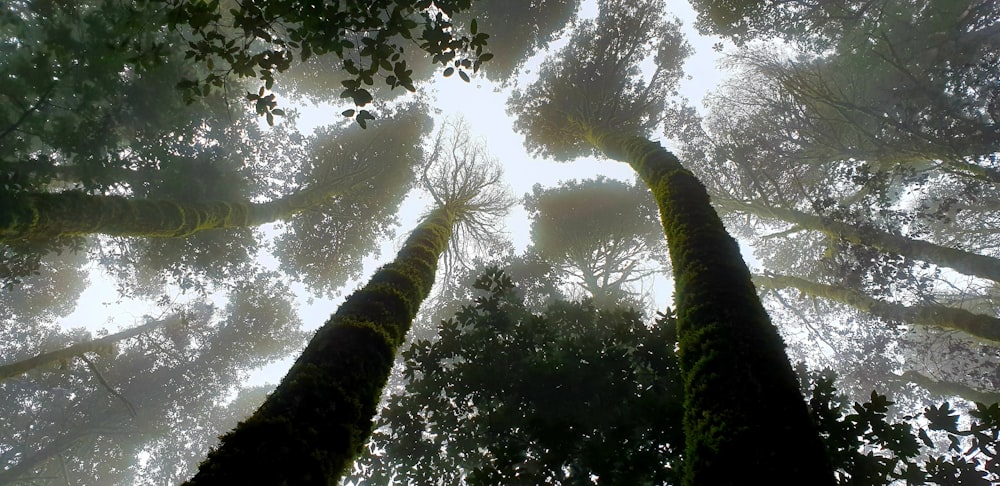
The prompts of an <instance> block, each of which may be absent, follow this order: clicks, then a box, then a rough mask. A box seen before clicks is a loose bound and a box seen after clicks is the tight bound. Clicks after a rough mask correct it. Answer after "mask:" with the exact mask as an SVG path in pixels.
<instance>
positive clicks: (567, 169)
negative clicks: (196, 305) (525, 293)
mask: <svg viewBox="0 0 1000 486" xmlns="http://www.w3.org/2000/svg"><path fill="white" fill-rule="evenodd" d="M670 4H671V8H673V9H674V11H673V13H674V15H676V16H677V17H678V18H680V19H681V20H682V22H683V23H684V28H683V30H684V33H685V34H686V35H687V38H688V41H689V42H690V43H691V44H692V46H693V48H694V51H695V52H694V55H692V56H691V58H690V59H689V60H688V62H687V64H686V65H685V71H686V73H687V74H688V75H689V76H690V78H689V79H687V80H685V81H683V82H682V85H681V94H682V95H683V96H685V97H687V98H688V99H689V100H690V101H691V102H692V103H693V104H695V105H696V106H699V107H700V106H701V101H702V99H703V98H704V97H705V95H706V94H707V93H708V92H710V91H711V90H713V89H714V88H715V87H716V86H717V85H718V84H719V83H720V81H721V79H722V75H723V73H721V72H720V71H719V70H718V69H717V65H716V61H717V59H718V57H719V54H718V53H716V52H715V51H713V49H712V45H713V44H714V43H715V42H717V41H718V39H714V38H704V37H701V36H699V35H698V34H697V33H696V31H695V29H694V28H693V26H692V24H693V22H694V13H693V11H692V10H691V8H690V6H689V5H688V4H687V2H686V1H676V0H675V1H672V2H670ZM596 13H597V1H596V0H587V1H585V2H584V4H583V8H582V16H584V17H593V16H595V15H596ZM564 44H565V40H563V41H561V42H559V41H557V42H556V43H555V44H554V45H553V47H554V48H558V47H560V46H562V45H564ZM543 57H544V53H540V54H539V55H536V56H535V57H534V58H533V59H532V60H530V61H529V62H528V64H527V66H526V71H527V72H526V73H525V74H524V75H523V76H522V79H523V80H526V81H528V82H530V80H531V79H532V77H533V71H534V69H533V67H537V66H538V65H539V63H540V62H541V59H542V58H543ZM422 87H423V88H424V89H426V90H427V91H428V92H429V93H431V94H432V96H433V97H434V98H435V101H434V102H433V106H435V107H437V108H439V109H440V110H441V112H442V114H441V115H440V116H439V117H438V120H439V122H440V120H443V119H445V118H448V117H452V116H456V115H460V116H462V117H464V119H465V121H466V122H467V125H468V128H469V130H470V132H471V133H472V135H473V136H474V137H478V138H482V139H485V141H486V145H487V149H488V150H489V152H490V153H492V154H493V155H494V156H495V157H496V158H497V159H498V160H499V161H500V162H501V164H502V165H503V167H504V171H505V178H506V182H507V184H508V185H509V186H510V189H511V191H512V193H513V194H514V195H515V196H516V197H518V198H520V197H521V196H523V195H524V194H526V193H529V192H531V188H532V186H533V185H535V184H542V185H543V186H555V185H557V184H558V183H559V182H560V181H563V180H568V179H586V178H593V177H596V176H597V175H603V176H606V177H609V178H613V179H619V180H623V181H631V180H633V178H634V172H633V171H632V169H631V168H630V167H628V166H627V165H625V164H622V163H618V162H610V161H603V160H596V159H582V160H577V161H574V162H570V163H556V162H552V161H547V160H539V159H533V158H532V157H531V156H529V155H528V154H527V152H526V151H525V149H524V145H523V137H522V136H521V135H519V134H517V133H514V131H513V128H512V125H511V122H512V120H511V119H510V118H509V117H508V116H507V114H506V113H505V104H506V99H507V96H508V95H509V90H504V91H498V90H496V88H495V86H494V85H493V84H492V83H490V82H489V81H487V80H485V79H484V78H481V77H479V78H473V81H472V82H471V83H465V82H463V81H461V80H460V79H459V78H458V77H457V76H453V77H451V78H443V77H441V76H437V77H435V79H434V80H432V81H430V82H426V83H424V84H423V85H422ZM343 109H344V108H343V107H335V106H331V105H326V106H322V105H321V106H315V105H312V106H300V107H298V110H299V112H300V122H299V127H300V129H301V130H303V131H311V130H312V129H314V128H315V127H317V126H321V125H324V124H327V123H332V122H335V121H340V120H341V118H340V115H339V113H340V112H341V111H342V110H343ZM439 126H440V124H439ZM656 135H657V134H654V137H655V136H656ZM661 142H663V143H664V144H665V145H667V146H668V147H669V145H670V144H669V142H668V141H666V140H661ZM429 207H430V201H429V199H428V198H426V197H424V196H422V195H421V194H419V193H411V195H410V196H409V197H408V198H407V199H406V201H405V202H404V205H403V207H402V210H401V213H400V221H401V225H400V227H399V228H398V230H397V233H398V236H397V238H396V239H394V240H393V241H387V242H383V244H382V251H381V255H380V256H379V257H378V258H367V259H366V261H365V271H364V274H363V275H362V277H361V280H360V281H359V282H352V283H348V284H347V286H346V287H345V288H344V290H343V292H342V293H343V294H349V293H350V291H352V290H353V289H354V288H356V287H358V286H360V285H362V284H363V283H364V282H365V281H367V279H368V278H369V277H370V276H371V274H372V272H373V271H374V269H375V268H377V266H378V265H380V264H382V263H384V262H386V261H388V260H389V259H391V258H392V257H393V256H394V255H395V253H396V250H397V249H398V247H399V245H400V244H401V242H402V240H403V239H404V238H405V237H406V235H407V234H408V232H409V231H410V230H411V229H412V228H414V227H415V226H416V224H417V223H418V221H419V218H420V216H421V215H422V214H423V213H424V211H426V210H427V209H428V208H429ZM505 223H506V228H505V230H506V232H507V234H508V235H509V237H510V238H511V241H512V242H513V243H514V246H515V249H517V250H518V251H520V250H523V249H524V248H525V247H526V246H527V245H528V244H529V232H528V223H529V222H528V218H527V213H526V212H525V211H524V209H523V208H521V207H520V206H518V207H515V209H514V210H513V211H512V212H511V213H510V215H509V216H508V217H507V218H506V220H505ZM265 231H267V229H266V228H265ZM745 253H747V252H745ZM261 263H262V264H263V265H265V266H268V267H271V268H274V267H276V265H277V262H276V261H275V260H274V259H273V258H272V257H270V256H269V255H263V256H262V262H261ZM292 288H293V290H294V291H296V293H297V295H299V298H298V303H299V307H300V314H301V316H302V319H303V322H304V324H305V328H306V329H316V328H318V327H319V326H321V325H322V324H323V323H324V322H325V321H326V320H327V319H328V318H329V316H330V314H331V313H333V312H334V311H335V310H336V308H337V306H338V305H339V303H340V301H341V300H342V298H341V299H336V300H333V301H330V300H326V299H321V298H314V297H312V296H310V295H309V294H308V293H307V292H306V291H305V289H304V288H303V286H301V285H295V286H293V287H292ZM646 290H647V291H651V293H652V295H653V296H654V299H655V304H656V307H657V308H659V309H663V308H665V307H666V306H667V305H668V304H669V303H670V301H671V294H672V284H671V283H670V282H669V281H667V280H666V279H664V278H658V279H657V280H656V281H654V282H652V284H651V286H649V285H648V286H647V288H646ZM172 297H174V298H177V299H178V300H183V299H184V298H185V296H182V295H180V294H179V292H178V293H177V294H176V295H174V296H172ZM118 300H119V297H118V294H117V292H116V291H115V289H114V285H113V283H111V281H110V280H109V279H107V278H104V277H102V276H101V275H100V274H99V272H92V277H91V287H90V288H89V289H88V290H86V291H85V292H84V294H83V295H82V297H81V299H80V302H79V304H78V307H77V309H76V311H75V312H74V313H73V314H71V315H70V316H67V317H66V318H64V319H63V320H62V321H61V324H63V325H66V326H71V327H78V326H81V325H83V326H86V327H88V328H90V329H93V330H96V329H100V328H106V329H109V330H111V331H112V332H114V330H115V329H118V328H125V327H133V326H135V325H138V324H140V323H141V319H140V318H141V317H142V315H143V314H146V313H150V314H155V311H152V310H149V309H150V307H149V305H148V304H146V303H143V302H137V301H131V300H123V301H121V302H118ZM220 306H221V305H220ZM293 359H294V358H288V359H286V360H283V361H281V362H277V363H274V364H272V365H270V366H268V367H266V368H264V369H262V370H260V372H258V373H256V374H255V377H254V378H253V380H252V382H253V383H254V384H256V383H261V382H270V383H277V381H279V380H280V379H281V377H282V376H283V375H284V373H285V371H286V370H287V369H288V367H289V366H290V365H291V363H292V361H293Z"/></svg>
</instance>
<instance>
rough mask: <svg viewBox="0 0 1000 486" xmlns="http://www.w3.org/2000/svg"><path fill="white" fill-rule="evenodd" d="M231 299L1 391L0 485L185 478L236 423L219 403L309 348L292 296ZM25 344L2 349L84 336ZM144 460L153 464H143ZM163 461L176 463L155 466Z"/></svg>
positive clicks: (257, 291) (263, 285) (270, 293)
mask: <svg viewBox="0 0 1000 486" xmlns="http://www.w3.org/2000/svg"><path fill="white" fill-rule="evenodd" d="M228 297H229V302H228V303H227V304H226V306H225V307H224V308H222V309H216V308H214V307H213V306H212V305H211V304H207V303H205V302H204V301H201V302H197V301H196V302H194V303H192V304H191V305H186V306H183V307H182V308H181V309H175V311H174V312H172V313H170V314H169V315H167V316H166V317H164V318H162V319H159V321H160V322H162V324H161V325H159V326H157V327H156V329H153V330H150V331H148V332H146V333H145V334H143V335H141V336H136V337H134V338H132V339H130V340H129V341H127V342H120V343H119V345H118V346H117V347H116V348H117V349H107V350H105V353H107V354H87V355H86V359H74V360H69V361H67V362H66V363H65V364H66V366H65V368H62V367H60V368H38V369H35V370H33V371H31V372H29V373H28V374H27V375H22V376H18V377H12V378H8V379H6V380H4V381H2V382H0V392H2V393H0V397H2V400H0V410H2V411H0V421H2V427H3V429H4V430H5V431H9V434H5V436H6V438H7V439H8V440H5V441H4V449H3V452H0V460H2V466H0V483H3V484H17V483H16V481H17V480H20V481H23V482H31V481H37V482H45V481H46V479H45V478H58V482H62V483H65V482H70V483H72V482H80V483H86V484H139V483H140V480H139V476H140V475H142V474H145V473H146V472H148V473H149V475H148V476H146V479H144V480H145V481H149V482H151V483H152V482H156V483H174V484H176V483H177V482H178V481H180V480H182V479H183V478H184V477H185V476H186V475H189V474H190V471H191V470H192V468H193V467H194V466H196V461H197V459H196V458H197V457H200V456H202V455H204V453H205V452H206V450H207V449H208V447H209V446H210V445H211V440H212V439H213V438H214V437H215V436H217V435H218V434H220V433H222V432H223V431H224V430H225V429H226V428H228V427H231V426H232V425H233V424H234V423H235V418H227V417H230V415H229V414H228V413H225V409H226V406H225V401H224V400H221V401H220V397H225V396H229V395H230V394H232V393H235V392H237V391H238V389H239V387H240V384H241V382H243V381H244V380H245V379H246V377H247V375H248V374H249V372H250V370H253V369H255V368H258V367H260V366H263V365H264V364H266V363H269V362H271V361H273V360H275V359H277V358H279V357H282V356H284V355H286V354H287V353H289V352H291V351H292V350H293V349H296V348H298V347H300V346H301V345H302V343H303V341H304V339H305V335H304V333H303V332H301V330H300V329H299V325H300V321H299V320H298V319H297V317H296V316H295V311H294V307H293V305H292V303H291V302H290V299H291V293H290V292H289V290H288V288H287V287H286V286H284V285H283V284H281V283H280V282H279V281H278V280H277V278H276V275H273V274H266V273H258V274H256V275H254V278H253V280H252V282H242V283H238V284H237V285H235V288H234V289H233V291H232V292H230V293H229V295H228ZM150 321H156V319H150ZM19 324H20V326H23V327H27V329H24V330H25V331H26V334H29V336H31V335H34V334H35V331H34V330H33V329H32V328H31V327H28V326H25V324H24V323H19ZM3 327H4V328H7V327H8V323H7V322H4V323H3ZM29 336H23V338H22V339H18V344H19V348H20V349H17V350H15V351H13V352H7V350H4V351H5V352H4V355H3V359H4V361H8V359H10V360H15V359H17V358H20V357H26V356H30V355H32V354H36V353H38V352H39V351H42V350H45V349H46V347H48V346H51V347H49V348H48V349H51V348H52V347H61V346H64V345H66V344H70V343H72V342H74V341H79V340H81V339H84V338H85V337H86V333H83V332H82V331H80V330H77V331H75V332H66V331H62V330H54V331H50V332H48V333H41V335H40V336H39V339H30V338H29ZM43 346H44V347H43ZM217 419H218V420H221V422H218V421H216V420H217ZM230 420H231V421H230ZM147 454H148V456H149V457H150V458H151V460H150V462H148V463H145V464H144V461H142V457H143V456H145V455H147ZM161 455H162V457H163V458H164V459H166V458H168V457H169V458H171V459H170V460H169V461H165V463H163V464H160V463H159V462H158V461H159V459H158V458H159V457H161ZM146 467H155V468H156V469H157V471H155V472H154V471H145V469H144V468H146ZM58 482H57V481H52V482H51V483H52V484H57V483H58Z"/></svg>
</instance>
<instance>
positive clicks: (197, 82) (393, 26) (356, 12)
mask: <svg viewBox="0 0 1000 486" xmlns="http://www.w3.org/2000/svg"><path fill="white" fill-rule="evenodd" d="M153 1H157V2H160V3H165V4H166V5H167V8H168V13H167V17H168V25H169V26H170V28H172V29H175V30H180V31H184V32H186V33H187V36H188V37H189V40H188V43H187V50H186V56H187V57H188V58H191V59H194V60H195V61H196V62H199V63H203V64H204V65H205V66H206V67H207V68H208V70H209V71H210V72H209V74H207V75H205V76H201V77H198V78H195V79H186V80H184V81H182V82H181V83H180V84H179V87H180V88H182V89H183V90H184V91H185V92H186V94H187V96H188V98H189V99H193V98H194V97H197V96H203V95H207V94H208V93H210V92H211V91H212V90H213V89H215V88H222V87H224V84H225V80H226V77H227V76H229V75H235V76H237V77H241V78H254V77H256V78H259V79H260V80H261V81H262V82H263V86H262V91H261V92H260V94H258V95H256V96H257V97H258V98H256V99H253V100H251V101H258V104H257V109H258V112H259V111H261V109H263V114H264V115H265V116H266V115H271V117H269V118H268V121H269V122H272V121H273V120H272V118H273V116H275V115H280V113H275V111H274V106H276V105H274V106H272V105H271V104H269V103H264V104H261V103H259V101H260V100H261V99H262V98H263V97H264V92H263V90H270V89H272V88H273V86H274V82H275V75H276V74H277V73H281V72H283V71H286V70H288V68H289V67H290V66H291V65H292V63H293V62H296V61H298V62H305V61H307V60H308V59H309V58H310V57H312V56H319V55H323V54H333V55H335V56H336V57H337V58H339V59H340V60H341V66H342V68H343V70H344V71H346V72H347V73H348V74H350V75H351V76H352V77H351V78H349V79H346V80H344V81H343V82H342V85H343V88H344V89H343V91H342V92H341V94H340V96H341V97H342V98H350V99H351V100H352V101H353V102H354V104H355V105H357V106H365V105H367V104H368V103H370V102H371V101H372V100H373V95H372V93H371V92H370V91H369V89H370V87H371V86H373V85H374V84H375V80H376V79H377V78H379V77H382V78H383V81H384V83H385V85H387V86H389V87H390V88H395V87H397V86H401V87H403V88H405V89H407V90H409V91H415V87H414V85H413V81H414V80H413V79H412V76H411V75H412V74H413V70H412V69H410V67H409V66H408V65H407V61H406V58H405V57H404V54H405V47H404V45H405V44H406V43H414V44H416V45H417V46H418V47H419V49H421V50H423V51H425V52H426V53H427V54H429V55H430V56H431V58H432V61H433V62H434V63H436V64H441V65H443V66H447V74H451V72H454V70H456V69H457V70H458V73H459V75H460V76H461V77H462V79H464V80H465V81H469V75H468V73H467V71H471V72H476V71H478V70H479V67H480V65H481V63H483V62H485V61H488V60H489V59H490V58H491V57H492V55H491V54H489V53H485V52H483V48H484V47H485V46H486V44H487V39H488V38H489V34H486V33H483V32H479V31H478V29H477V28H476V27H477V26H476V25H475V24H473V25H471V26H470V33H469V34H462V35H460V34H459V33H458V32H457V31H456V29H455V28H454V25H453V23H452V16H453V15H454V14H456V13H458V12H461V11H464V10H468V9H469V8H470V6H471V0H375V1H369V2H325V1H306V2H301V1H297V0H266V1H265V0H255V1H253V0H252V1H244V2H240V3H238V4H237V8H231V9H229V10H228V11H224V9H223V8H222V7H221V6H220V1H219V0H210V1H204V2H193V1H183V0H153ZM253 96H255V95H254V94H253V93H250V94H249V96H248V98H250V97H253ZM344 114H345V116H356V118H355V120H356V121H357V122H358V124H360V125H362V126H364V125H365V123H366V120H369V119H371V118H370V116H371V113H370V112H369V111H368V110H360V111H359V112H356V114H355V112H354V111H353V110H348V111H345V112H344Z"/></svg>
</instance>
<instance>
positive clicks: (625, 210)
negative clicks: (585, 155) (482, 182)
mask: <svg viewBox="0 0 1000 486" xmlns="http://www.w3.org/2000/svg"><path fill="white" fill-rule="evenodd" d="M525 209H527V211H528V213H529V215H530V216H531V218H532V223H531V233H532V247H531V251H533V252H535V253H537V254H538V255H539V256H541V257H542V258H545V259H546V260H548V261H550V262H552V263H553V265H554V266H555V267H556V268H557V269H559V270H560V271H561V272H562V273H563V274H564V275H566V276H571V277H572V278H574V279H577V280H578V284H579V286H580V287H581V288H582V289H583V290H585V291H586V292H587V293H588V294H590V296H591V297H592V298H593V299H594V302H595V303H597V305H598V306H603V305H611V304H614V303H624V302H625V301H628V300H631V301H632V302H639V301H640V300H641V298H640V297H639V296H638V293H639V290H640V289H637V288H636V287H635V286H636V284H638V283H640V282H641V281H642V280H643V279H645V278H647V277H650V276H652V275H654V274H656V273H657V272H659V271H662V267H663V266H665V265H667V251H666V244H665V243H664V241H663V228H662V227H661V226H660V224H659V221H658V220H657V219H658V218H657V216H658V215H657V210H656V205H655V202H654V201H653V200H652V199H651V198H650V197H649V191H648V190H647V189H646V188H645V187H644V186H642V185H639V184H636V185H630V184H626V183H623V182H619V181H615V180H610V179H605V178H603V177H598V178H597V179H589V180H584V181H580V182H577V181H568V182H565V183H563V184H561V185H560V186H558V187H555V188H550V189H542V187H541V186H540V185H535V187H534V188H533V189H532V194H528V195H526V196H525Z"/></svg>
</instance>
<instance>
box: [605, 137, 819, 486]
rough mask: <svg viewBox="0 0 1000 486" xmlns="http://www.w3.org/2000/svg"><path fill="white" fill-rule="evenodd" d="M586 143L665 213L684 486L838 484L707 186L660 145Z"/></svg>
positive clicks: (638, 140)
mask: <svg viewBox="0 0 1000 486" xmlns="http://www.w3.org/2000/svg"><path fill="white" fill-rule="evenodd" d="M588 141H589V142H591V143H592V144H593V145H594V146H595V147H597V148H598V149H600V150H601V151H603V152H604V153H605V154H606V155H607V156H608V157H610V158H612V159H615V160H620V161H624V162H627V163H628V164H629V165H631V166H632V167H633V168H634V169H635V170H636V172H638V173H639V175H640V176H641V177H642V179H643V180H644V181H645V182H646V184H647V185H648V186H649V188H650V190H652V192H653V195H654V196H655V199H656V201H657V204H658V205H659V207H660V216H661V218H662V222H663V228H664V233H665V235H666V237H667V244H668V247H669V249H670V259H671V262H672V264H673V269H674V279H675V285H676V289H675V302H676V305H677V324H678V326H677V327H678V341H679V350H680V362H681V370H682V373H683V375H684V386H685V394H686V395H685V415H684V426H685V431H686V433H687V448H686V452H685V455H684V467H685V476H684V484H687V485H699V486H701V485H727V484H789V485H790V484H798V485H803V484H809V485H827V484H834V481H833V471H832V468H831V465H830V463H829V459H828V457H827V455H826V450H825V449H824V446H823V443H822V442H821V440H820V438H819V434H818V432H817V429H816V427H815V424H814V422H813V420H812V418H811V417H810V416H809V412H808V409H807V407H806V404H805V400H804V398H803V397H802V394H801V392H800V390H799V382H798V379H797V378H796V376H795V373H794V371H793V370H792V367H791V365H790V364H789V362H788V357H787V355H786V354H785V344H784V341H783V340H782V338H781V336H780V335H779V334H778V332H777V329H776V328H775V327H774V326H773V325H772V324H771V321H770V318H769V317H768V315H767V313H766V312H765V311H764V308H763V306H762V305H761V303H760V300H759V299H758V298H757V293H756V290H755V289H754V286H753V284H752V283H751V281H750V272H749V271H748V269H747V266H746V264H745V263H744V262H743V260H742V258H741V256H740V251H739V247H738V246H737V244H736V241H735V240H733V238H732V237H730V236H729V234H728V233H727V232H726V230H725V228H724V227H723V225H722V221H721V220H720V219H719V217H718V215H717V214H716V213H715V210H714V209H713V208H712V206H711V204H710V203H709V199H708V193H707V192H706V190H705V187H704V186H703V185H702V184H701V182H699V181H698V179H697V178H695V176H694V175H693V174H692V173H691V172H689V171H688V170H687V169H685V168H684V167H683V166H681V164H680V162H679V161H678V160H677V158H676V157H674V156H673V154H671V153H669V152H667V151H666V150H664V149H663V147H661V146H660V145H659V144H658V143H654V142H651V141H649V140H646V139H644V138H642V137H634V136H628V135H626V134H621V133H615V132H612V131H608V130H596V129H591V130H590V131H589V132H588Z"/></svg>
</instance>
